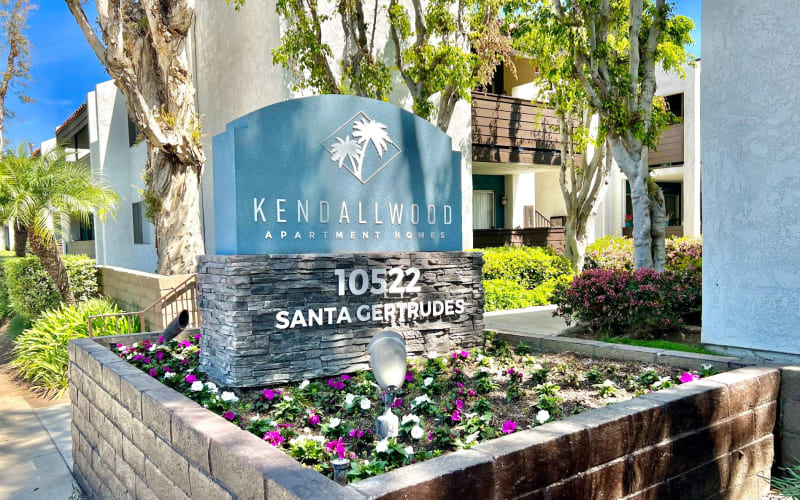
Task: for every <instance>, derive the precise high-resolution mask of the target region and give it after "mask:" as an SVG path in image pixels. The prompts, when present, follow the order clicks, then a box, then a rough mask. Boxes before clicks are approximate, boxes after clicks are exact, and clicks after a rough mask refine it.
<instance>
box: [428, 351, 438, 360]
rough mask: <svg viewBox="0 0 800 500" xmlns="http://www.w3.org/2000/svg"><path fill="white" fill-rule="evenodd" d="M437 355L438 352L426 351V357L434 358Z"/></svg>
mask: <svg viewBox="0 0 800 500" xmlns="http://www.w3.org/2000/svg"><path fill="white" fill-rule="evenodd" d="M438 357H439V353H438V352H436V351H431V352H429V353H428V359H436V358H438Z"/></svg>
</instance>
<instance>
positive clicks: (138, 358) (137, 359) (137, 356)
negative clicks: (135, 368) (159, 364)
mask: <svg viewBox="0 0 800 500" xmlns="http://www.w3.org/2000/svg"><path fill="white" fill-rule="evenodd" d="M140 359H144V355H142V354H137V355H136V356H134V357H133V359H131V361H139V360H140Z"/></svg>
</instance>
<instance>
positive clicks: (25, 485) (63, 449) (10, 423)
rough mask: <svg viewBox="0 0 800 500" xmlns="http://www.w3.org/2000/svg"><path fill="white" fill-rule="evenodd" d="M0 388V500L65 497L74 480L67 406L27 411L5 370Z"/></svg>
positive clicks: (21, 393) (26, 403) (21, 394)
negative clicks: (0, 473) (0, 391)
mask: <svg viewBox="0 0 800 500" xmlns="http://www.w3.org/2000/svg"><path fill="white" fill-rule="evenodd" d="M0 387H2V388H3V392H2V394H0V470H2V471H3V473H2V475H0V500H11V499H13V500H28V499H31V500H36V499H42V500H61V499H63V500H66V499H68V498H70V497H71V496H72V494H73V490H74V487H75V481H74V480H73V478H72V473H71V472H70V471H71V468H72V439H71V437H70V405H69V402H67V403H61V404H58V405H53V406H46V407H41V408H33V407H32V406H31V404H30V403H29V401H28V397H29V396H28V397H26V396H27V393H26V392H25V391H24V390H23V389H16V385H15V384H14V382H13V381H12V380H10V377H9V376H8V373H7V372H6V371H5V370H1V371H0ZM34 406H38V405H36V404H35V403H34Z"/></svg>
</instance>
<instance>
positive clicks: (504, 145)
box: [472, 92, 561, 165]
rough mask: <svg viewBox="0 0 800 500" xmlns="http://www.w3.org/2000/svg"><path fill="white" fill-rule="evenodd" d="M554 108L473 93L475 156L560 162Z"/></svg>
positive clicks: (492, 159) (498, 160)
mask: <svg viewBox="0 0 800 500" xmlns="http://www.w3.org/2000/svg"><path fill="white" fill-rule="evenodd" d="M560 139H561V138H560V135H559V132H558V119H557V118H556V117H555V114H554V113H553V111H552V110H550V109H549V108H547V107H544V106H542V105H538V104H532V103H531V102H530V101H527V100H522V99H517V98H514V97H508V96H502V95H497V94H488V93H482V92H475V93H473V94H472V159H473V161H480V162H494V163H529V164H539V165H558V164H559V163H560V161H561V153H560V151H561V140H560Z"/></svg>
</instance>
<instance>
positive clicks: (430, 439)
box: [428, 432, 433, 441]
mask: <svg viewBox="0 0 800 500" xmlns="http://www.w3.org/2000/svg"><path fill="white" fill-rule="evenodd" d="M428 441H433V433H432V432H429V433H428Z"/></svg>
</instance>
